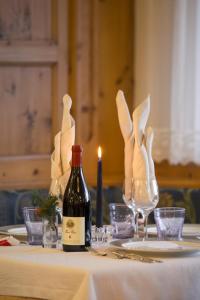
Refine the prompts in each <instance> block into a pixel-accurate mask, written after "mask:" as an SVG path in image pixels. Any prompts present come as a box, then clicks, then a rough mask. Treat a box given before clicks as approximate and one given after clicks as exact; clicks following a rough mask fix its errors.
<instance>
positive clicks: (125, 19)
mask: <svg viewBox="0 0 200 300" xmlns="http://www.w3.org/2000/svg"><path fill="white" fill-rule="evenodd" d="M71 11H72V12H73V14H72V16H71V18H70V25H71V26H70V28H72V32H71V36H72V39H71V43H72V44H71V45H70V52H69V59H70V64H69V67H70V68H69V71H70V72H69V79H70V80H69V83H70V85H69V88H70V91H71V94H72V96H73V99H75V101H76V107H75V115H76V120H77V128H76V129H77V130H76V138H77V142H80V143H82V144H83V147H84V171H85V174H86V177H87V179H88V182H89V183H90V184H96V163H97V147H98V145H101V146H102V147H103V167H104V184H105V185H106V184H122V181H123V139H122V136H121V132H120V129H119V124H118V117H117V110H116V102H115V97H116V93H117V90H118V89H123V90H124V92H125V94H126V99H127V102H128V104H129V106H130V108H131V110H132V103H133V97H132V92H133V84H132V65H133V57H132V56H133V11H132V1H129V0H125V1H123V0H120V1H114V0H110V1H97V0H95V1H90V0H87V1H84V2H83V1H81V0H77V1H74V2H73V3H71Z"/></svg>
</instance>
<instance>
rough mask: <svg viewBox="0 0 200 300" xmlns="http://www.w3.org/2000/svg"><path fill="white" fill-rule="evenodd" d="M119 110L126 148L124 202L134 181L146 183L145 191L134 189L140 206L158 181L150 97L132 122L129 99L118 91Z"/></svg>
mask: <svg viewBox="0 0 200 300" xmlns="http://www.w3.org/2000/svg"><path fill="white" fill-rule="evenodd" d="M116 102H117V110H118V118H119V124H120V129H121V132H122V135H123V138H124V142H125V148H124V154H125V159H124V161H125V163H124V168H125V199H126V200H129V199H131V197H132V193H133V185H132V183H133V181H139V180H142V181H145V182H146V185H144V188H143V189H142V191H141V189H138V190H134V193H135V195H136V193H137V200H138V201H140V202H141V203H140V205H141V206H143V205H145V201H148V200H149V199H148V195H149V194H148V192H149V190H148V189H149V184H150V180H152V179H155V169H154V162H153V159H152V144H153V137H154V136H153V129H152V128H151V127H148V128H147V130H146V124H147V121H148V117H149V113H150V96H148V97H147V99H146V100H145V101H143V102H142V103H141V104H140V105H139V106H138V107H136V109H135V110H134V112H133V115H132V117H133V121H132V120H131V117H130V114H129V110H128V107H127V104H126V100H125V97H124V94H123V92H122V91H118V93H117V97H116Z"/></svg>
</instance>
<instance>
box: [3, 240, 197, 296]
mask: <svg viewBox="0 0 200 300" xmlns="http://www.w3.org/2000/svg"><path fill="white" fill-rule="evenodd" d="M196 242H197V245H198V242H199V240H198V239H197V241H196ZM113 245H114V243H113V242H112V247H113ZM109 247H110V244H109V245H107V246H106V248H105V249H109ZM101 249H104V247H103V248H101V247H99V248H98V247H95V248H94V251H86V252H64V251H62V247H58V248H57V249H50V248H43V247H42V246H30V245H28V244H26V243H25V242H24V241H23V242H22V243H20V244H19V245H18V246H10V247H5V246H1V247H0V299H6V300H7V299H9V300H10V299H24V297H25V298H28V299H52V300H60V299H62V300H72V299H73V300H100V299H101V300H111V299H114V300H123V299H125V300H134V299H141V300H145V299H148V300H160V299H163V300H168V299H171V300H173V299H174V300H179V299H180V300H199V299H200V276H199V274H200V244H199V248H198V247H197V249H196V250H195V251H193V252H191V253H190V252H183V253H182V252H178V253H173V252H172V254H170V253H169V255H166V253H165V255H159V253H157V254H158V255H157V254H154V255H153V254H152V253H151V256H150V257H149V255H148V253H147V256H145V255H144V257H147V261H146V259H144V261H143V260H140V259H130V258H129V257H126V256H125V257H111V256H109V255H104V254H103V250H101ZM116 252H117V247H116ZM174 254H175V255H174ZM152 255H153V256H154V258H155V257H156V258H155V261H154V260H152V262H149V261H148V257H149V258H150V259H151V257H152ZM139 256H140V255H139ZM157 256H159V257H157ZM141 257H143V256H142V255H141ZM136 258H137V256H136Z"/></svg>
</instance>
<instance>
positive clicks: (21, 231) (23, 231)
mask: <svg viewBox="0 0 200 300" xmlns="http://www.w3.org/2000/svg"><path fill="white" fill-rule="evenodd" d="M8 233H9V234H11V235H27V231H26V227H19V228H11V229H8Z"/></svg>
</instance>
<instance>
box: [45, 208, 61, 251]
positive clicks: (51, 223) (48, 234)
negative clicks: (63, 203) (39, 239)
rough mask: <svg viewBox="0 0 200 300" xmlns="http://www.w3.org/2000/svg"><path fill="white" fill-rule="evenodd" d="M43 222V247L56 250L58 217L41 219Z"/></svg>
mask: <svg viewBox="0 0 200 300" xmlns="http://www.w3.org/2000/svg"><path fill="white" fill-rule="evenodd" d="M42 222H43V247H44V248H57V246H58V245H57V243H58V215H57V214H56V215H52V216H48V217H43V218H42Z"/></svg>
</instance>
